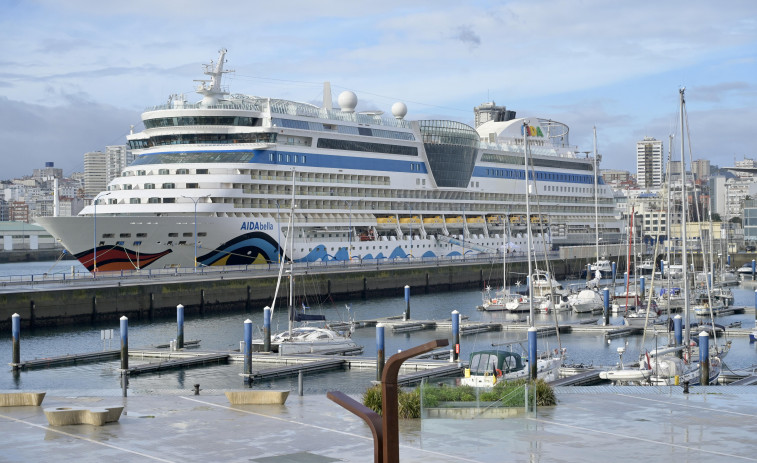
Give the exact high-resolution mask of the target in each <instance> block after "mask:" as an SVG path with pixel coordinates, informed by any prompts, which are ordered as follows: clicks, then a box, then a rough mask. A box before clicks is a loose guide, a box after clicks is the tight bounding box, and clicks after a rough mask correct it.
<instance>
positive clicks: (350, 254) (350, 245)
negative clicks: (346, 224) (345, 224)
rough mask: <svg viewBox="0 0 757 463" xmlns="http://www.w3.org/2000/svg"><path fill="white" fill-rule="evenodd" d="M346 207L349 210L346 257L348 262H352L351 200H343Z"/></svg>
mask: <svg viewBox="0 0 757 463" xmlns="http://www.w3.org/2000/svg"><path fill="white" fill-rule="evenodd" d="M343 202H344V203H345V204H346V205H347V207H348V208H349V210H350V228H349V230H348V232H347V233H348V235H347V242H348V243H349V247H348V248H347V258H348V259H349V261H350V262H352V202H351V201H343Z"/></svg>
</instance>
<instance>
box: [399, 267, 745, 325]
mask: <svg viewBox="0 0 757 463" xmlns="http://www.w3.org/2000/svg"><path fill="white" fill-rule="evenodd" d="M753 262H754V261H753ZM405 320H410V286H408V285H405Z"/></svg>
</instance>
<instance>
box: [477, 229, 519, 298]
mask: <svg viewBox="0 0 757 463" xmlns="http://www.w3.org/2000/svg"><path fill="white" fill-rule="evenodd" d="M508 230H509V227H508V224H507V223H504V224H503V228H502V241H503V244H502V289H500V290H498V291H496V292H494V293H493V294H492V288H491V287H490V286H487V287H486V290H485V292H484V294H483V304H481V307H480V308H481V310H485V311H487V312H501V311H510V308H509V307H508V304H509V305H510V306H512V303H513V302H515V303H517V302H518V300H519V299H521V300H522V297H521V296H520V295H518V294H512V293H510V289H509V288H508V287H507V253H508V252H509V250H510V245H511V244H512V243H508V234H509V233H508Z"/></svg>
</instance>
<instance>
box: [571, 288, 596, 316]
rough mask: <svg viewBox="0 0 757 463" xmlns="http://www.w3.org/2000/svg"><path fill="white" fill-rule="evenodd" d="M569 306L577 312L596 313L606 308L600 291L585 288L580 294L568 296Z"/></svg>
mask: <svg viewBox="0 0 757 463" xmlns="http://www.w3.org/2000/svg"><path fill="white" fill-rule="evenodd" d="M568 306H570V307H571V309H573V312H575V313H594V312H601V311H602V310H603V309H604V301H603V300H602V296H600V295H599V293H598V292H596V291H594V290H591V289H584V290H582V291H580V292H579V293H578V294H571V295H570V296H568Z"/></svg>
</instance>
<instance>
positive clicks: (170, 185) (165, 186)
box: [162, 183, 176, 190]
mask: <svg viewBox="0 0 757 463" xmlns="http://www.w3.org/2000/svg"><path fill="white" fill-rule="evenodd" d="M162 188H163V189H164V190H171V189H174V188H176V184H175V183H164V184H163V187H162Z"/></svg>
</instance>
